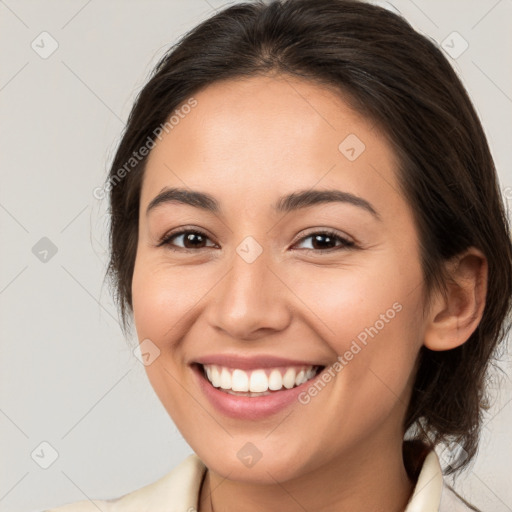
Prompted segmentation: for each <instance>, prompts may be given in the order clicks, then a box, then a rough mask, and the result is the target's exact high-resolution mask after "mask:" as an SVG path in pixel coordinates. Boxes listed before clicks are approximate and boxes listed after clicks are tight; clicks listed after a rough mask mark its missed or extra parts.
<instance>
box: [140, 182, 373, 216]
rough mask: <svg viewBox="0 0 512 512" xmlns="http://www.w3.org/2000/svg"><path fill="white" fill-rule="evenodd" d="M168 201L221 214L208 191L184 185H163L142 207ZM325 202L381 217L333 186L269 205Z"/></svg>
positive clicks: (280, 208)
mask: <svg viewBox="0 0 512 512" xmlns="http://www.w3.org/2000/svg"><path fill="white" fill-rule="evenodd" d="M168 203H180V204H186V205H189V206H193V207H195V208H199V209H201V210H204V211H207V212H211V213H214V214H221V207H220V204H219V202H218V201H217V199H215V198H214V197H213V196H212V195H210V194H207V193H205V192H199V191H197V190H189V189H185V188H174V187H173V188H169V187H164V188H163V189H162V190H161V191H160V193H159V194H158V195H157V196H156V197H154V198H153V199H152V201H151V202H150V203H149V205H148V207H147V209H146V215H148V214H149V213H150V212H151V211H152V210H154V209H155V208H157V207H158V206H161V205H163V204H168ZM326 203H348V204H351V205H353V206H357V207H359V208H362V209H364V210H366V211H367V212H369V213H371V214H372V215H373V216H374V217H375V218H376V219H377V220H379V221H380V220H381V217H380V215H379V213H378V212H377V211H376V210H375V208H374V207H373V206H372V205H371V204H370V203H369V202H368V201H366V199H363V198H362V197H359V196H356V195H354V194H351V193H350V192H344V191H342V190H336V189H332V190H318V189H316V190H315V189H310V190H299V191H297V192H293V193H292V194H288V195H285V196H282V197H280V198H279V199H278V200H277V202H276V203H274V204H273V205H272V209H273V210H274V211H276V212H277V213H288V212H292V211H296V210H300V209H303V208H309V207H311V206H315V205H319V204H326Z"/></svg>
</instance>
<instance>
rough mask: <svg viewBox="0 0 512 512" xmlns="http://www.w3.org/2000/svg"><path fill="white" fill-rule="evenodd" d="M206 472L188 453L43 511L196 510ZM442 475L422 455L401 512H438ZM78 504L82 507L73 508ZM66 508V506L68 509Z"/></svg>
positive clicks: (437, 466)
mask: <svg viewBox="0 0 512 512" xmlns="http://www.w3.org/2000/svg"><path fill="white" fill-rule="evenodd" d="M205 471H206V466H205V464H204V463H203V461H202V460H201V459H200V458H199V457H198V456H197V455H196V454H195V453H192V454H191V455H189V456H188V457H186V458H185V459H184V460H182V461H181V462H180V464H178V465H177V466H176V467H175V468H174V469H172V470H171V471H170V472H169V473H167V474H166V475H164V476H163V477H161V478H160V479H159V480H157V481H156V482H153V483H151V484H149V485H146V486H144V487H141V488H139V489H137V490H135V491H133V492H130V493H128V494H125V495H124V496H121V497H120V498H117V499H113V500H91V501H81V502H76V503H71V504H68V505H64V506H63V507H58V508H56V509H52V510H49V511H47V512H76V511H77V510H80V511H84V512H86V511H87V512H89V511H94V512H97V510H98V508H99V509H100V510H102V511H103V512H140V511H141V510H151V511H154V512H184V511H187V510H197V507H198V499H199V491H200V488H201V482H202V480H203V477H204V474H205ZM442 490H443V474H442V471H441V466H440V464H439V459H438V457H437V455H436V453H435V452H434V451H431V452H430V453H429V454H428V455H427V456H426V458H425V460H424V462H423V465H422V468H421V472H420V474H419V476H418V480H417V482H416V485H415V488H414V492H413V495H412V496H411V499H410V500H409V502H408V504H407V507H406V509H405V511H404V512H439V506H440V501H441V493H442ZM77 505H80V506H81V507H82V508H77ZM68 507H69V508H68Z"/></svg>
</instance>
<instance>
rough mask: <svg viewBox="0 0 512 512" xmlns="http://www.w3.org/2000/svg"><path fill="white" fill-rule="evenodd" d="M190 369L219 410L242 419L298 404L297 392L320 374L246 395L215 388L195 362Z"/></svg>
mask: <svg viewBox="0 0 512 512" xmlns="http://www.w3.org/2000/svg"><path fill="white" fill-rule="evenodd" d="M192 370H193V371H194V373H195V374H196V376H197V378H198V381H199V387H200V388H201V390H202V391H203V393H204V394H205V395H206V397H207V398H208V400H209V401H210V402H211V403H212V405H213V406H214V407H215V408H216V409H217V410H218V411H219V412H221V413H222V414H224V415H226V416H229V417H231V418H237V419H243V420H257V419H261V418H265V417H267V416H271V415H273V414H276V413H278V412H279V411H281V410H283V409H285V408H286V407H288V406H289V405H291V404H292V403H294V402H295V403H296V404H299V401H298V396H299V394H300V393H301V392H302V391H305V390H306V389H307V388H308V387H309V386H311V384H312V383H313V382H314V381H315V379H316V378H318V377H319V375H320V374H321V372H320V373H319V374H318V375H316V376H315V377H313V378H312V379H310V380H308V381H306V382H304V383H302V384H301V385H300V386H297V387H294V388H291V389H285V390H283V391H276V392H273V393H271V394H270V395H264V396H255V397H248V396H242V395H240V396H236V395H230V394H229V393H225V392H224V391H220V390H219V389H218V388H215V387H214V386H213V385H212V384H211V382H210V381H209V380H208V379H207V378H206V377H205V376H204V374H203V370H202V368H201V367H200V366H198V365H196V364H194V365H192Z"/></svg>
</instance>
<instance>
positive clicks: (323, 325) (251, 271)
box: [132, 77, 424, 482]
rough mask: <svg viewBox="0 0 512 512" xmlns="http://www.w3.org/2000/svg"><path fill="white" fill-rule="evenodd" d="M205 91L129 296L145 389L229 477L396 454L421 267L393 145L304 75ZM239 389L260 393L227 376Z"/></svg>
mask: <svg viewBox="0 0 512 512" xmlns="http://www.w3.org/2000/svg"><path fill="white" fill-rule="evenodd" d="M194 98H195V100H196V101H197V104H195V103H194V105H195V106H194V107H191V108H190V109H188V108H187V109H182V110H181V116H178V118H175V120H174V123H173V124H172V126H173V127H172V129H171V130H169V131H168V133H165V132H163V135H162V138H161V139H160V140H158V141H157V143H156V146H155V147H154V149H153V150H152V151H151V153H150V156H149V159H148V162H147V167H146V171H145V176H144V180H143V186H142V191H141V201H140V216H139V241H138V248H137V255H136V262H135V270H134V275H133V283H132V292H133V310H134V320H135V326H136V330H137V334H138V338H139V341H140V342H144V345H143V348H146V349H147V351H148V352H149V353H150V354H151V356H148V364H147V366H146V371H147V374H148V377H149V379H150V382H151V385H152V386H153V388H154V390H155V391H156V393H157V395H158V397H159V398H160V400H161V402H162V403H163V405H164V406H165V408H166V409H167V411H168V413H169V414H170V416H171V417H172V419H173V420H174V422H175V423H176V425H177V427H178V428H179V430H180V431H181V433H182V434H183V437H184V438H185V439H186V441H187V442H188V443H189V444H190V446H191V447H192V449H193V450H194V451H195V452H196V453H197V454H198V455H199V456H200V458H201V459H202V460H203V461H204V462H205V463H206V465H207V466H208V467H209V468H210V469H212V470H213V471H216V472H217V473H219V474H222V475H225V476H228V475H229V478H230V479H233V480H239V481H247V482H249V481H251V482H274V481H275V479H278V480H280V481H284V480H287V479H290V478H294V477H299V476H301V475H305V474H307V473H308V471H312V470H314V469H318V468H320V467H322V466H324V465H329V464H333V463H337V462H339V461H343V463H345V464H353V463H355V461H356V460H358V461H360V460H362V459H361V458H362V457H363V458H364V457H366V458H370V457H372V456H373V454H375V450H379V451H380V452H382V451H383V450H388V449H389V450H395V451H396V450H399V447H400V446H401V442H402V434H403V432H402V423H403V417H404V414H405V409H406V405H407V403H408V400H409V395H410V389H411V385H412V378H413V376H414V365H415V360H416V356H417V353H418V351H419V349H420V346H421V344H422V332H423V329H424V325H423V323H422V322H423V320H422V315H421V312H422V306H423V303H422V299H421V297H422V291H423V280H422V272H421V267H420V259H419V247H418V239H417V233H416V229H415V225H414V223H413V216H412V211H411V209H410V207H409V206H408V204H407V203H406V202H405V200H404V198H403V197H402V196H401V194H400V193H399V192H398V184H397V178H396V171H397V162H396V160H395V157H394V154H393V151H392V149H391V146H390V145H389V144H388V143H387V141H386V139H385V138H384V137H383V135H382V134H381V133H379V130H378V129H377V127H376V126H375V125H374V124H373V123H372V122H369V121H368V120H366V119H364V118H362V117H361V116H360V115H358V114H356V113H355V112H354V111H352V110H351V109H350V108H349V107H348V105H347V104H346V103H345V102H344V101H343V100H342V99H340V96H339V95H335V94H334V92H332V91H329V90H327V89H325V88H323V87H319V86H318V85H313V84H311V83H308V82H305V81H301V80H298V79H296V78H291V77H286V78H285V77H281V78H266V77H254V78H251V79H249V80H243V81H242V80H237V81H228V82H223V83H219V82H217V83H215V84H213V85H211V86H209V87H207V88H206V89H204V90H202V91H201V92H199V93H198V94H197V95H195V96H194ZM176 119H179V122H176ZM155 128H156V127H155ZM170 189H184V190H185V192H186V193H187V194H190V193H197V194H207V195H208V196H210V197H211V199H208V200H203V199H198V198H197V197H196V198H195V199H194V198H192V200H190V201H189V200H188V199H186V196H185V194H181V196H180V195H177V194H174V195H172V194H170V193H169V190H170ZM325 191H331V192H330V193H331V195H330V196H326V197H324V196H322V195H320V192H325ZM166 192H167V195H165V194H166ZM160 194H164V195H163V196H160V199H159V200H157V201H156V202H155V201H154V200H155V198H157V197H158V196H159V195H160ZM302 194H304V196H303V197H302ZM287 196H290V197H289V198H288V199H283V198H286V197H287ZM301 197H302V200H300V198H301ZM322 198H323V199H322ZM320 199H322V200H320ZM151 204H152V205H151ZM148 207H149V208H148ZM180 231H185V233H181V234H179V232H180ZM191 231H192V233H190V232H191ZM194 231H196V232H200V234H194ZM326 231H327V232H328V234H326V233H325V232H326ZM166 235H175V236H173V237H169V236H168V237H167V242H166V243H163V244H162V243H161V241H162V239H164V238H165V237H166ZM155 346H156V347H157V348H158V350H157V348H156V347H155ZM145 351H146V350H143V352H145ZM158 351H159V353H158ZM155 355H157V357H156V358H155ZM199 363H200V364H199ZM317 367H323V368H324V369H323V371H322V372H321V373H320V374H319V375H316V376H315V375H313V373H314V371H315V369H316V368H317ZM202 368H208V372H209V373H210V378H212V379H213V380H214V382H213V384H210V382H209V381H208V380H207V378H206V377H205V376H204V373H203V370H202ZM301 370H303V371H302V372H301ZM308 377H310V380H308V381H306V382H303V383H302V384H300V383H301V382H302V381H303V380H304V379H306V378H308ZM296 383H299V384H300V385H299V386H297V387H292V388H290V389H288V388H289V387H290V386H294V385H295V384H296ZM244 386H251V388H249V389H253V390H259V392H257V394H256V395H254V396H240V393H241V392H240V391H238V392H237V393H238V394H233V389H231V390H230V389H229V388H232V387H235V389H248V387H244ZM269 386H270V390H268V387H269ZM223 388H226V389H223ZM273 388H274V389H273ZM278 388H280V390H279V389H278ZM263 389H267V392H263V391H261V390H263ZM255 392H256V391H255ZM246 394H247V393H246Z"/></svg>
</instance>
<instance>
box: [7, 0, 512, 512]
mask: <svg viewBox="0 0 512 512" xmlns="http://www.w3.org/2000/svg"><path fill="white" fill-rule="evenodd" d="M393 3H394V5H395V6H396V8H398V9H399V10H400V11H401V12H402V14H403V15H404V16H405V17H406V18H407V19H408V20H409V21H410V22H411V23H412V25H413V26H414V27H415V28H416V29H417V30H420V31H421V32H423V33H426V34H428V35H429V36H430V37H431V38H432V39H434V40H435V41H437V42H438V43H439V44H440V45H441V46H443V47H444V48H445V51H450V52H451V53H452V56H456V58H452V57H448V58H449V59H450V60H451V62H452V63H453V65H454V67H455V69H456V70H457V72H458V73H459V75H460V76H461V77H462V80H463V82H464V84H465V85H466V87H467V89H468V91H469V93H470V95H471V97H472V99H473V101H474V103H475V105H476V108H477V111H478V113H479V115H480V117H481V119H482V121H483V124H484V127H485V129H486V132H487V134H488V138H489V142H490V145H491V149H492V152H493V155H494V157H495V161H496V164H497V167H498V169H499V174H500V181H501V187H502V191H503V194H504V197H506V199H507V201H508V203H509V205H510V204H511V203H512V173H511V168H512V166H511V163H512V161H511V160H512V152H511V149H510V143H511V140H512V139H511V132H512V130H511V128H512V116H511V113H512V85H511V84H512V66H511V62H510V61H511V58H510V57H511V48H512V0H499V1H497V0H471V1H463V0H459V1H457V0H451V1H445V0H443V1H441V0H436V1H427V0H415V1H413V0H394V2H393ZM223 4H225V2H221V1H220V0H219V1H214V0H190V1H189V0H187V1H177V0H174V1H170V0H166V1H157V0H151V1H145V2H142V1H134V0H129V1H128V0H125V1H122V0H116V1H113V0H112V1H99V0H89V1H86V0H80V1H69V0H68V1H55V0H54V1H44V2H43V1H24V0H6V1H1V0H0V38H1V48H2V59H1V67H0V102H1V116H2V123H1V134H0V154H1V156H2V167H1V172H2V187H1V189H0V225H1V233H2V242H1V246H0V247H1V261H2V264H1V267H0V326H1V332H2V343H1V345H0V347H1V353H0V383H1V386H0V393H1V394H0V443H1V451H0V454H1V461H2V464H1V469H0V471H1V473H0V511H14V510H17V511H20V512H30V511H38V510H42V509H44V508H49V507H51V506H56V505H60V504H64V503H67V502H70V501H77V500H82V499H87V498H113V497H117V496H120V495H122V494H125V493H127V492H129V491H131V490H134V489H136V488H138V487H140V486H142V485H146V484H148V483H150V482H152V481H154V480H156V479H157V478H159V477H160V476H162V475H163V474H165V473H167V472H168V471H170V470H171V468H172V467H173V466H175V465H176V464H177V463H179V462H180V461H181V460H182V459H183V458H184V457H185V456H186V455H188V454H189V453H191V449H190V447H189V446H188V445H187V444H186V443H185V441H184V440H183V438H182V437H181V435H180V434H179V432H178V431H177V429H176V427H175V426H174V425H173V423H172V422H171V420H170V418H169V417H168V415H167V413H166V412H165V410H164V408H163V407H162V405H161V404H160V402H159V400H158V398H157V397H156V395H155V394H154V392H153V390H152V388H151V386H150V384H149V382H148V380H147V377H146V374H145V371H144V367H143V365H142V364H141V363H139V361H138V360H137V359H136V357H134V355H133V354H132V352H131V349H130V345H129V344H128V343H127V342H126V340H124V339H123V337H122V335H121V331H120V328H119V324H118V320H117V313H116V310H115V308H114V306H113V303H112V300H111V298H110V296H109V292H108V288H107V287H106V286H103V284H102V282H103V274H104V270H105V265H106V261H107V252H106V247H107V237H106V226H107V218H106V216H105V213H106V207H107V204H106V201H99V200H97V199H95V198H94V197H93V190H94V188H95V187H98V186H101V184H102V183H103V180H104V177H105V174H106V170H107V167H108V163H109V162H110V158H111V157H112V155H113V151H114V149H115V146H116V143H117V142H118V140H119V137H120V133H121V130H122V128H123V126H124V121H125V119H126V118H127V115H128V113H129V110H130V107H131V104H132V101H133V99H134V97H135V95H136V93H137V92H138V91H139V90H140V88H141V87H142V85H143V84H144V82H145V80H146V78H147V75H148V73H149V72H150V70H151V69H152V66H153V65H154V64H155V63H156V61H157V60H158V58H159V57H160V56H161V55H162V54H163V52H164V51H165V49H166V48H168V47H169V46H170V44H171V43H173V42H174V41H175V40H176V39H177V38H178V37H179V36H180V35H182V34H183V33H184V32H185V31H186V30H188V29H190V28H192V27H193V26H195V25H196V24H197V23H198V22H199V21H201V20H203V19H205V18H207V17H209V16H210V15H211V14H212V12H213V11H214V10H215V9H218V8H219V7H221V6H222V5H223ZM44 31H46V32H48V33H49V34H50V36H47V35H40V34H41V33H42V32H44ZM454 31H456V32H458V33H459V34H460V36H461V37H462V38H463V39H461V38H459V37H458V36H457V35H453V32H454ZM54 41H56V43H55V42H54ZM443 41H444V43H443ZM464 41H466V42H467V44H468V45H469V46H468V48H467V49H466V50H465V51H464V52H463V53H461V55H456V54H458V53H460V52H461V50H463V49H464V46H465V43H464ZM52 44H53V45H55V44H58V48H57V49H56V51H55V52H54V53H52V54H51V55H47V53H49V52H50V50H51V49H52ZM32 46H34V48H33V47H32ZM45 52H46V54H45ZM43 57H46V58H43ZM44 237H46V238H47V239H49V241H50V242H49V241H48V240H42V241H41V239H42V238H44ZM34 247H35V249H34ZM52 248H53V251H55V249H56V250H57V252H56V253H55V254H53V253H52ZM45 250H46V251H48V252H47V253H45V252H44V251H45ZM132 341H133V340H132ZM503 368H504V369H505V371H506V373H507V374H508V375H511V374H512V370H511V368H512V365H511V364H510V357H509V356H507V358H506V362H504V363H503ZM501 386H502V391H501V394H499V395H497V398H496V403H495V405H494V406H493V408H492V410H491V411H490V412H489V413H488V414H487V415H486V425H485V428H484V431H483V437H482V441H481V445H480V452H479V455H478V458H477V460H476V462H475V464H474V466H473V467H472V468H471V469H470V470H469V471H467V472H466V473H465V474H463V475H462V476H461V477H460V478H459V479H458V484H457V485H458V488H459V489H461V490H462V492H463V493H464V494H465V495H466V496H467V497H469V498H470V499H472V500H473V502H474V503H475V504H477V505H479V506H480V507H481V508H482V509H483V510H487V511H492V512H504V511H512V486H511V485H510V482H511V480H510V478H511V477H510V460H511V459H512V440H511V437H510V430H511V426H512V403H511V402H510V400H511V385H510V380H509V379H508V378H507V379H506V380H505V381H504V382H502V383H501ZM41 443H49V445H50V446H48V445H46V444H43V445H41ZM55 457H56V458H55ZM54 458H55V460H53V459H54ZM42 466H47V467H46V469H45V468H44V467H42Z"/></svg>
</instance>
